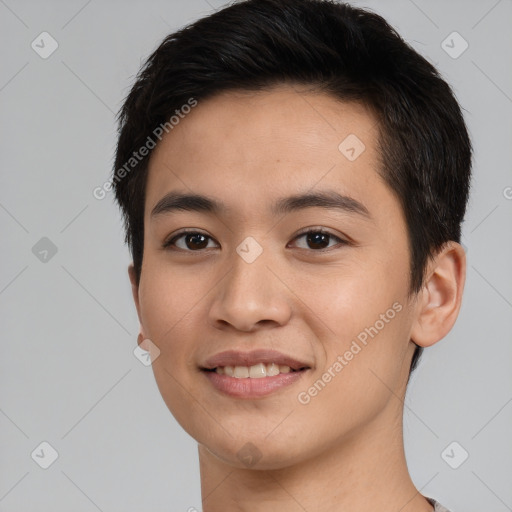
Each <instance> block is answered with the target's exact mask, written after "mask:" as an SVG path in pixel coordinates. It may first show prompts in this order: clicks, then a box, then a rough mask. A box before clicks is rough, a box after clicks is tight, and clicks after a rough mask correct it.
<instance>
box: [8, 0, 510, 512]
mask: <svg viewBox="0 0 512 512" xmlns="http://www.w3.org/2000/svg"><path fill="white" fill-rule="evenodd" d="M354 3H355V4H356V5H361V6H367V7H370V8H372V9H374V10H376V11H377V12H379V13H380V14H383V15H384V16H385V17H386V19H388V21H389V22H390V23H391V24H392V25H394V26H395V27H396V28H397V30H398V31H399V33H400V34H401V35H402V36H403V37H404V38H405V39H406V40H408V41H409V42H410V43H411V44H412V46H413V47H414V48H416V49H417V50H418V51H419V52H420V53H422V54H423V55H425V56H426V57H427V58H428V59H429V60H430V61H431V62H432V63H434V64H435V65H437V66H438V68H439V70H440V71H441V72H442V74H443V76H444V77H445V78H446V79H447V80H448V82H449V83H450V84H452V85H453V87H454V90H455V92H456V94H457V96H458V99H459V101H460V103H461V104H462V106H463V108H464V109H465V115H466V119H467V122H468V125H469V129H470V132H471V136H472V139H473V141H474V145H475V160H474V181H473V190H472V196H471V200H470V204H469V210H468V213H467V217H466V221H465V224H464V244H465V246H466V247H467V251H468V274H467V285H466V292H465V297H464V301H463V305H462V310H461V313H460V316H459V319H458V321H457V324H456V326H455V327H454V329H453V330H452V331H451V332H450V334H449V335H448V336H447V337H446V338H445V339H444V340H442V341H441V342H440V343H438V344H437V345H435V346H434V347H432V348H431V349H428V350H427V351H426V352H425V353H424V356H423V360H422V363H421V365H420V367H419V369H418V370H417V371H416V373H415V375H414V376H413V378H412V381H411V384H410V388H409V392H408V395H407V398H406V411H405V418H404V431H405V442H406V454H407V459H408V464H409V467H410V472H411V475H412V478H413V480H414V482H415V484H416V485H417V487H418V488H419V489H420V491H421V492H422V493H423V494H426V495H427V496H433V497H435V498H437V499H438V500H439V501H440V502H441V503H443V504H444V505H445V506H447V507H448V508H450V509H452V510H453V512H476V511H481V510H484V509H485V510H492V511H494V512H505V511H507V510H512V485H510V483H511V480H512V446H511V445H512V441H511V438H510V430H511V429H510V426H511V423H512V403H511V402H512V371H511V366H512V357H511V356H512V343H511V337H512V336H511V331H512V329H511V328H512V286H511V283H512V279H511V277H512V266H511V265H510V262H511V261H512V237H511V233H512V229H511V228H512V188H511V187H512V173H511V166H510V164H511V162H512V154H511V153H512V126H511V125H512V122H511V119H512V115H511V114H512V71H511V69H512V67H511V61H510V55H511V49H512V31H511V30H510V22H511V21H512V2H511V0H500V1H496V0H482V1H471V2H470V1H465V2H462V1H452V2H445V1H430V2H427V1H420V0H415V1H412V0H396V1H380V2H376V1H374V2H354ZM221 5H222V2H220V1H218V2H217V1H214V0H208V1H206V0H187V1H183V0H174V1H169V0H168V1H152V2H143V1H142V0H138V1H125V2H121V1H108V2H106V1H104V2H100V1H99V0H92V1H84V0H73V1H67V2H64V1H62V2H58V1H57V0H52V1H46V2H41V1H22V0H18V1H15V0H0V38H1V45H2V66H1V69H0V108H1V115H2V123H1V127H0V130H1V131H0V143H1V152H0V154H1V157H0V158H1V164H2V172H1V187H0V223H1V226H2V248H3V250H2V265H1V268H0V307H1V315H2V317H1V326H2V357H1V358H0V383H1V391H0V431H1V458H0V461H1V462H0V510H1V511H10V512H30V511H38V512H45V511H53V512H58V511H69V510H73V511H75V512H78V511H84V512H94V511H95V510H100V511H103V512H109V511H111V512H114V511H136V510H148V511H149V510H151V511H153V512H159V511H171V510H172V511H186V510H187V509H188V508H189V507H195V508H196V509H197V510H201V497H200V482H199V465H198V460H197V447H196V443H195V441H194V440H193V439H191V438H190V437H189V436H188V435H187V434H186V433H184V432H183V431H182V429H181V428H180V427H179V425H178V424H177V423H176V422H175V420H174V418H173V417H172V416H171V414H170V412H169V411H168V410H167V408H166V406H165V404H164V402H163V400H162V399H161V397H160V394H159V391H158V389H157V387H156V383H155V381H154V377H153V373H152V370H151V367H146V366H144V365H143V364H142V363H141V362H140V361H139V360H138V359H137V358H136V357H135V356H134V354H133V350H134V348H135V347H136V337H137V333H138V321H137V316H136V311H135V307H134V305H133V303H132V297H131V291H130V286H129V281H128V276H127V270H126V269H127V266H128V264H129V261H130V258H129V254H128V250H127V248H126V247H125V246H124V244H123V236H124V233H123V230H122V224H121V219H120V216H119V213H118V210H117V207H116V206H115V205H114V203H113V201H112V194H111V193H109V194H107V197H106V198H105V199H103V200H97V199H95V198H94V197H93V194H92V191H93V189H94V188H95V187H97V186H101V185H102V184H103V183H104V182H105V181H106V180H108V178H109V173H110V170H111V165H112V161H113V152H114V147H115V142H116V124H115V119H114V113H115V112H116V111H117V109H118V108H119V107H120V105H121V101H122V99H123V98H124V97H125V95H126V94H127V92H128V90H129V87H130V85H131V84H132V81H133V77H134V75H135V73H136V72H137V71H138V69H139V66H140V64H141V62H142V60H143V59H144V58H145V57H147V56H148V54H149V53H150V52H151V51H152V50H153V49H155V48H156V46H157V44H158V43H159V42H160V40H161V39H162V38H163V37H164V36H165V35H166V34H167V33H169V32H171V31H174V30H175V29H177V28H179V27H181V26H182V25H184V24H185V23H188V22H190V21H192V20H194V19H196V18H198V17H200V16H203V15H206V14H207V13H209V12H211V11H212V10H213V9H217V8H219V7H220V6H221ZM43 31H47V32H49V33H50V34H51V36H52V37H53V38H54V39H55V40H56V41H57V42H58V44H59V46H58V49H57V50H56V51H55V52H54V53H53V54H52V55H51V56H50V57H48V58H46V59H43V58H41V57H40V56H39V54H38V53H36V51H34V50H33V49H32V47H31V43H32V41H34V40H36V42H37V41H38V40H39V41H40V39H37V37H38V36H39V34H40V33H41V32H43ZM453 31H457V32H458V33H459V34H461V36H462V37H463V38H464V39H465V40H466V41H467V42H468V44H469V47H468V49H467V50H466V51H465V52H464V53H462V54H461V55H460V56H458V58H453V57H452V56H450V55H449V54H448V53H447V52H446V51H445V50H444V49H443V47H442V46H441V45H442V42H443V41H444V40H445V39H446V38H447V36H449V35H450V34H451V33H452V32H453ZM452 40H453V42H452ZM446 44H449V45H450V46H452V47H453V48H452V49H451V50H450V51H451V52H452V54H453V53H454V52H455V53H456V52H458V51H459V50H460V49H461V48H462V46H461V45H462V44H463V42H462V41H461V40H460V39H453V37H452V38H451V39H450V38H449V39H448V40H447V43H445V45H446ZM45 47H46V49H48V47H49V45H48V44H47V43H45ZM43 237H47V238H48V239H49V240H51V242H52V243H53V244H54V245H55V246H56V248H57V252H56V254H54V255H52V253H51V252H49V253H48V254H47V255H46V261H41V258H44V256H43V253H42V252H41V251H43V250H44V249H45V247H46V248H47V246H48V241H42V242H40V240H41V238H43ZM38 243H39V244H40V245H36V244H38ZM41 244H42V245H41ZM45 244H46V245H45ZM34 246H36V249H34V250H33V247H34ZM43 441H46V442H48V443H50V445H51V446H52V447H53V448H54V449H55V450H56V451H57V452H58V455H59V456H58V458H57V460H56V461H55V462H54V463H53V464H52V465H51V466H50V467H49V468H48V469H42V468H41V467H40V466H39V465H38V464H37V463H36V462H35V461H34V460H33V458H32V457H31V453H32V452H33V451H34V450H36V448H38V447H39V445H40V443H41V442H43ZM453 441H456V442H457V443H458V445H455V447H453V446H452V447H450V448H448V450H447V451H445V449H446V448H447V447H448V446H449V445H450V443H452V442H453ZM452 448H453V451H452ZM462 450H465V451H467V452H468V454H469V457H468V459H467V460H466V461H465V462H464V463H463V464H461V465H460V466H459V467H458V468H457V469H453V468H452V467H450V465H449V464H448V463H447V461H449V462H450V463H451V464H452V465H457V464H459V463H460V461H461V460H462V458H463V455H464V452H463V451H462ZM36 452H37V450H36ZM39 453H40V454H41V453H44V454H45V455H44V457H48V456H49V455H48V454H49V452H48V450H46V452H44V450H43V452H40V448H39ZM443 454H444V456H443ZM44 457H43V456H42V455H40V459H39V460H41V459H43V458H44ZM35 458H37V457H35ZM310 512H312V511H310Z"/></svg>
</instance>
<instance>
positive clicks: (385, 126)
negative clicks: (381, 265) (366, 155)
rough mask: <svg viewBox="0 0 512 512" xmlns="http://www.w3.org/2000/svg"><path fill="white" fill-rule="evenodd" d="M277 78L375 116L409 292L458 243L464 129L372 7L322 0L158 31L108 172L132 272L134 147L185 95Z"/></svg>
mask: <svg viewBox="0 0 512 512" xmlns="http://www.w3.org/2000/svg"><path fill="white" fill-rule="evenodd" d="M279 84H292V85H293V84H303V85H310V86H312V88H314V90H315V91H318V92H324V93H327V94H330V95H331V96H333V97H334V98H336V99H339V100H342V101H354V102H360V103H362V104H364V105H365V106H367V107H368V108H369V109H370V110H371V111H372V112H373V113H374V114H375V115H376V118H377V119H378V129H379V141H378V145H379V154H380V156H381V164H380V168H379V169H378V170H377V171H378V172H379V173H380V174H381V176H382V178H383V179H384V181H385V182H386V183H387V184H388V185H389V187H390V188H391V190H392V191H393V192H394V193H395V195H396V197H397V199H398V201H399V203H400V205H401V207H402V209H403V212H404V215H405V219H406V224H407V229H408V237H409V247H410V255H411V267H410V269H409V272H410V293H411V294H414V293H416V292H418V291H419V290H420V289H421V287H422V284H423V280H424V272H425V269H426V265H427V262H428V260H429V258H431V257H432V256H434V255H435V254H436V252H437V251H438V250H440V249H441V248H442V246H443V245H444V244H445V243H446V242H447V241H449V240H454V241H456V242H460V236H461V223H462V221H463V218H464V214H465V210H466V203H467V200H468V194H469V188H470V175H471V153H472V147H471V142H470V139H469V136H468V132H467V128H466V125H465V123H464V119H463V116H462V113H461V109H460V107H459V104H458V102H457V100H456V99H455V96H454V94H453V92H452V90H451V88H450V86H449V85H448V84H447V83H446V82H445V81H444V80H443V79H442V78H441V76H440V74H439V73H438V71H437V70H436V69H435V67H434V66H432V65H431V64H430V63H429V62H428V61H427V60H426V59H425V58H424V57H422V56H421V55H419V54H418V53H417V52H416V51H415V50H414V49H413V48H412V47H411V46H410V45H408V44H407V43H406V42H405V41H404V40H403V39H402V38H401V37H400V35H399V34H398V33H397V32H396V31H395V30H394V29H393V28H392V27H391V26H390V25H389V24H388V23H387V22H386V21H385V20H384V19H383V18H382V17H381V16H379V15H378V14H376V13H374V12H371V11H369V10H365V9H361V8H356V7H353V6H351V5H349V4H347V3H340V2H335V1H333V0H243V1H235V2H233V3H231V4H230V5H229V6H227V7H225V8H223V9H221V10H219V11H217V12H214V13H213V14H210V15H208V16H206V17H204V18H201V19H199V20H197V21H195V22H194V23H191V24H189V25H187V26H185V27H183V28H182V29H180V30H178V31H176V32H175V33H172V34H170V35H168V36H167V37H166V38H165V39H164V40H163V41H162V42H161V44H160V45H159V46H158V48H157V49H156V50H155V51H154V52H153V53H152V54H151V55H150V56H149V58H148V59H147V60H146V62H145V63H144V65H143V66H142V68H141V70H140V71H139V74H138V76H137V78H136V81H135V84H134V85H133V87H132V89H131V91H130V92H129V94H128V96H127V97H126V99H125V101H124V103H123V105H122V107H121V109H120V111H119V114H118V121H119V138H118V144H117V150H116V155H115V163H114V170H113V176H112V183H111V185H112V187H113V189H114V192H115V197H116V200H117V202H118V204H119V206H120V208H121V210H122V214H123V218H124V226H125V231H126V238H125V241H126V243H127V244H128V245H129V248H130V251H131V254H132V257H133V264H134V268H135V275H136V279H137V282H139V280H140V273H141V269H142V258H143V249H144V248H143V241H144V206H145V205H144V201H145V189H146V181H147V169H148V160H149V157H150V155H151V151H149V152H148V154H147V155H146V156H145V157H143V158H141V157H139V156H138V158H137V160H134V159H133V155H134V151H135V150H137V149H138V148H141V147H143V146H144V145H146V144H147V141H148V140H149V138H150V136H151V134H153V133H154V132H155V128H157V127H158V126H163V125H165V123H167V125H168V124H169V122H168V121H169V118H170V116H172V115H173V113H174V112H176V110H178V109H180V108H181V107H182V106H183V105H187V104H189V103H190V101H191V98H193V100H194V101H199V102H200V101H201V100H205V99H207V98H210V97H212V96H214V95H215V94H216V93H220V92H223V91H228V90H246V91H259V90H265V89H268V88H270V87H271V86H273V85H279ZM130 159H132V160H130ZM129 161H130V162H132V163H133V165H131V166H130V168H127V166H126V163H127V162H129ZM123 169H124V171H122V170H123ZM121 171H122V172H121ZM422 350H423V349H422V348H421V347H419V346H417V347H416V349H415V352H414V355H413V358H412V360H411V370H410V372H412V371H413V370H414V368H415V367H416V365H417V363H418V360H419V357H420V355H421V353H422ZM409 375H410V374H409Z"/></svg>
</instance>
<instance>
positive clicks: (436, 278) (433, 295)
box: [411, 241, 466, 347]
mask: <svg viewBox="0 0 512 512" xmlns="http://www.w3.org/2000/svg"><path fill="white" fill-rule="evenodd" d="M465 281H466V253H465V252H464V249H463V248H462V246H461V245H460V244H458V243H457V242H454V241H450V242H447V243H446V244H445V245H444V246H443V248H442V249H441V250H440V251H439V252H438V253H437V255H436V256H435V258H434V259H433V260H432V261H430V262H429V264H428V270H427V273H426V279H425V282H424V285H423V288H422V290H421V291H420V292H419V294H418V301H417V311H416V319H415V321H414V323H413V326H412V331H411V339H412V340H413V341H414V342H415V343H416V344H417V345H419V346H421V347H429V346H431V345H434V344H435V343H437V342H438V341H439V340H441V339H442V338H444V337H445V336H446V335H447V334H448V332H450V330H451V328H452V327H453V325H454V324H455V320H456V319H457V316H458V314H459V311H460V307H461V304H462V292H463V291H464V283H465Z"/></svg>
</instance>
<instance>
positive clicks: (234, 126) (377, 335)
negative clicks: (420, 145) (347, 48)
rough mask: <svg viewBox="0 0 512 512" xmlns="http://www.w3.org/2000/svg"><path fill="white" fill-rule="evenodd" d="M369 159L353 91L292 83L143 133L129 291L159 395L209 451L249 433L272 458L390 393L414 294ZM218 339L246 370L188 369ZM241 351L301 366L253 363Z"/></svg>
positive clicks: (330, 433)
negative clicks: (139, 215) (138, 262)
mask: <svg viewBox="0 0 512 512" xmlns="http://www.w3.org/2000/svg"><path fill="white" fill-rule="evenodd" d="M363 144H364V146H363ZM378 169H379V155H378V152H377V126H376V120H375V119H374V118H373V117H372V115H371V114H370V113H369V112H368V111H367V110H366V109H365V108H364V107H362V106H360V105H358V104H354V103H343V102H340V101H338V100H336V99H334V98H332V97H330V96H328V95H324V94H316V93H313V92H305V91H302V92H298V89H297V88H292V87H290V86H280V87H276V88H273V89H269V90H266V91H265V92H258V93H248V92H236V93H235V92H232V91H231V92H225V93H222V94H221V95H218V96H216V97H215V98H212V99H209V100H206V101H204V102H199V104H198V105H197V106H196V107H195V108H194V109H193V110H192V111H191V112H190V113H189V114H188V115H187V116H186V117H185V118H184V119H182V120H181V121H180V123H179V124H178V125H176V126H175V127H174V128H173V130H172V131H170V132H169V133H168V134H167V135H166V136H165V137H164V138H163V139H162V141H161V142H160V143H159V145H158V146H157V147H156V148H155V150H154V152H153V154H152V156H151V160H150V163H149V170H148V182H147V192H146V204H145V218H144V225H145V233H144V258H143V265H142V272H141V279H140V284H139V287H138V288H136V287H135V285H134V297H135V301H136V305H137V311H138V314H139V319H140V323H141V330H142V333H143V336H144V338H147V339H149V340H151V343H152V344H154V346H156V347H157V348H158V350H159V351H160V352H159V356H158V357H157V358H156V359H155V360H154V362H153V370H154V374H155V378H156V381H157V384H158V387H159V389H160V392H161V394H162V397H163V399H164V401H165V403H166V404H167V406H168V408H169V410H170V411H171V412H172V414H173V415H174V417H175V418H176V420H177V421H178V422H179V423H180V425H181V426H182V427H183V428H184V429H185V430H186V431H187V432H188V433H189V434H190V435H191V436H192V437H193V438H195V439H196V440H197V441H198V442H199V443H200V444H201V445H203V446H204V447H206V449H207V450H208V451H209V452H211V453H212V454H214V455H215V456H217V457H218V458H219V459H221V460H223V461H225V462H227V463H229V464H232V465H235V466H239V467H243V465H244V461H243V460H242V458H243V457H241V454H242V455H243V453H244V450H253V451H255V452H256V451H257V453H258V454H259V457H261V458H260V460H259V461H258V462H257V466H255V467H257V468H261V469H270V468H278V467H286V466H287V465H290V464H294V463H298V462H300V461H301V460H306V459H307V458H310V457H312V456H315V455H318V454H319V453H321V452H322V451H326V450H332V449H334V448H335V447H336V446H338V445H339V444H340V443H343V442H344V441H346V442H349V440H350V439H354V434H355V433H357V432H360V431H362V429H363V427H365V426H367V425H369V424H370V423H371V422H372V421H373V420H376V421H377V420H378V419H379V418H384V417H387V418H389V416H390V414H391V412H390V407H395V405H396V403H397V402H399V401H396V400H392V399H390V398H391V397H392V396H393V395H392V393H393V392H394V393H396V394H397V395H399V396H400V395H402V393H403V392H404V389H405V385H406V380H407V376H408V371H409V362H410V358H411V356H412V352H413V349H414V346H413V345H412V343H411V342H410V335H411V326H412V324H413V321H414V316H415V308H414V304H412V303H411V302H410V299H409V298H408V292H409V268H410V255H409V250H408V238H407V232H406V225H405V220H404V217H403V214H402V211H401V208H400V205H399V203H398V200H397V199H396V197H395V196H394V195H393V193H392V191H391V190H390V189H389V188H388V187H387V185H386V184H385V183H384V182H383V180H382V178H381V177H380V175H379V173H378ZM169 194H175V195H174V196H173V197H171V196H170V195H169ZM176 194H183V195H201V196H205V197H206V198H207V199H208V200H209V201H211V202H208V201H197V200H196V201H191V200H186V199H183V198H182V199H181V200H180V201H177V195H176ZM166 196H167V200H166V199H165V198H166ZM300 196H309V198H303V199H300ZM291 198H295V200H293V199H291ZM180 205H181V206H180ZM215 205H216V206H217V208H214V206H215ZM184 232H185V233H184ZM131 278H132V284H134V278H133V274H132V275H131ZM228 350H229V351H237V352H241V353H242V354H241V355H240V354H239V355H238V359H237V360H238V361H240V364H239V366H255V367H256V369H252V370H251V372H252V373H250V375H251V377H249V378H243V377H241V376H243V375H245V374H246V373H245V369H244V368H239V369H235V370H234V371H235V372H236V373H235V375H238V376H240V378H238V377H236V376H233V377H231V376H229V375H227V373H229V369H228V370H224V374H218V373H217V372H215V371H214V372H208V371H205V370H204V369H203V368H205V367H206V366H208V363H212V362H211V361H209V360H210V359H211V358H212V357H214V356H216V355H217V354H219V353H221V352H225V351H228ZM255 350H262V351H265V350H274V351H277V352H279V353H280V354H281V355H282V356H283V357H284V356H287V357H289V358H293V360H294V361H296V362H297V363H298V367H299V368H304V367H306V368H307V369H304V370H300V371H298V372H287V369H286V368H284V367H283V368H281V370H283V373H281V374H279V375H275V376H267V377H262V378H260V379H257V378H252V375H254V376H255V377H256V376H257V375H263V370H262V367H261V365H256V364H244V358H243V356H244V355H247V354H248V353H250V352H253V351H255ZM154 353H156V352H154ZM263 354H264V352H263ZM263 357H264V358H266V360H265V361H263V362H264V363H265V362H266V363H268V364H269V365H270V363H272V362H275V359H278V356H277V355H276V354H273V355H269V354H267V355H265V354H264V356H263ZM230 361H231V360H227V359H224V360H217V361H213V364H210V366H229V364H227V363H229V362H230ZM254 361H255V360H250V359H247V360H246V362H247V363H254ZM231 362H232V361H231ZM258 362H260V363H261V362H262V361H261V358H260V360H258ZM231 366H232V365H231ZM289 366H292V365H289ZM276 367H277V366H276V365H274V366H273V367H272V368H274V369H276ZM265 369H266V370H267V371H268V370H269V367H267V366H265ZM219 371H220V372H222V371H223V370H219ZM269 373H272V371H270V372H269ZM251 381H252V382H251ZM333 418H335V421H333ZM249 442H250V443H252V444H251V445H247V444H246V443H249ZM248 447H250V448H248ZM254 447H256V448H254ZM240 450H242V451H241V452H240Z"/></svg>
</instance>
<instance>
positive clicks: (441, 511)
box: [425, 496, 450, 512]
mask: <svg viewBox="0 0 512 512" xmlns="http://www.w3.org/2000/svg"><path fill="white" fill-rule="evenodd" d="M425 498H427V501H428V502H429V503H430V504H431V505H432V506H433V507H434V512H450V511H449V510H448V509H447V508H446V507H443V505H441V503H438V502H437V501H436V500H435V499H434V498H428V497H427V496H425Z"/></svg>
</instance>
